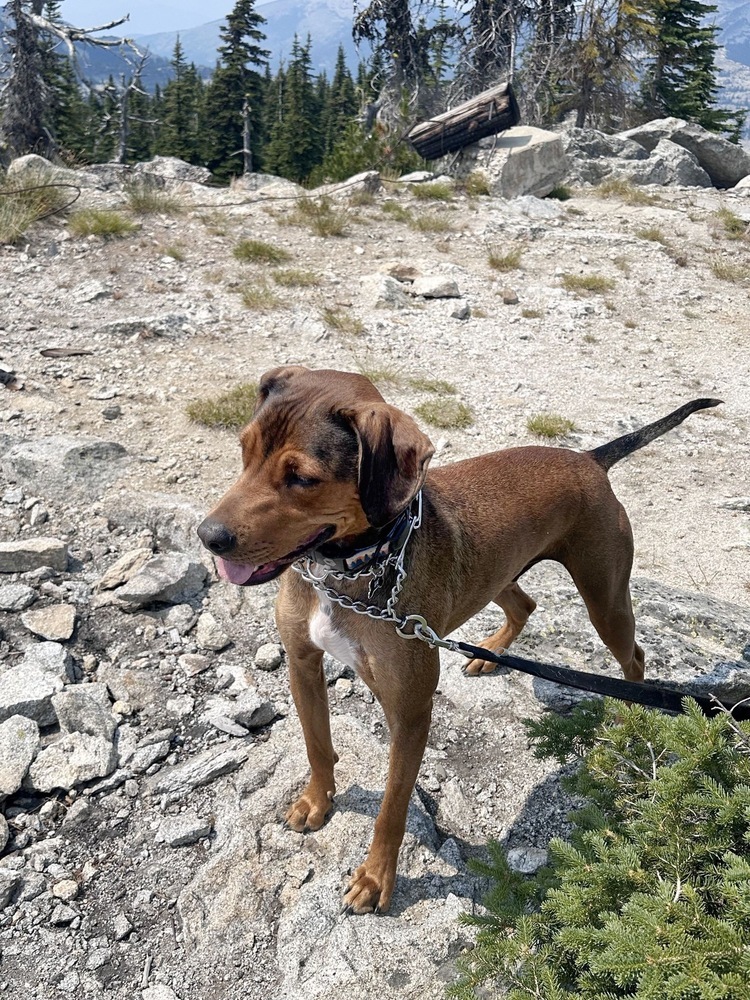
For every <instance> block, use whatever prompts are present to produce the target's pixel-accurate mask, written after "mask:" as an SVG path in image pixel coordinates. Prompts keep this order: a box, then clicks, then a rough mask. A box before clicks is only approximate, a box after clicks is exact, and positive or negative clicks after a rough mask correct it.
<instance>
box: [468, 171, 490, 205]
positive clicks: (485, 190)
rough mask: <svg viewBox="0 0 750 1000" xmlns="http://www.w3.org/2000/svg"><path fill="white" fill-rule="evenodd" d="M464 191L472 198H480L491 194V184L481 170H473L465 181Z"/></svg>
mask: <svg viewBox="0 0 750 1000" xmlns="http://www.w3.org/2000/svg"><path fill="white" fill-rule="evenodd" d="M464 191H465V192H466V194H467V195H468V196H469V197H470V198H478V197H481V196H482V195H488V194H489V193H490V182H489V179H488V177H487V175H486V174H485V173H484V172H483V171H481V170H473V171H472V172H471V173H470V174H469V176H468V177H467V178H466V180H465V181H464Z"/></svg>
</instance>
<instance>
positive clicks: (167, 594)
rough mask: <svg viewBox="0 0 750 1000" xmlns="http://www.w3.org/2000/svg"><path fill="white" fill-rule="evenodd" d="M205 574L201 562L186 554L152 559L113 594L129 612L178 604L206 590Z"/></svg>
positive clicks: (204, 568)
mask: <svg viewBox="0 0 750 1000" xmlns="http://www.w3.org/2000/svg"><path fill="white" fill-rule="evenodd" d="M206 573H207V571H206V567H205V566H204V565H203V564H202V563H199V562H195V561H193V560H192V559H189V558H188V557H187V556H185V555H178V554H165V555H158V556H153V557H152V558H151V559H150V560H149V561H148V562H147V563H146V564H145V565H144V566H143V567H142V568H141V569H140V570H139V571H138V572H137V573H136V574H135V575H134V576H132V577H131V578H130V579H129V580H128V581H127V583H125V584H123V585H122V586H121V587H118V588H117V589H116V590H115V591H114V595H115V597H116V598H117V601H118V603H119V604H120V606H121V607H122V608H123V609H124V610H126V611H137V610H138V609H140V608H143V607H145V606H146V605H148V604H165V603H170V604H179V603H181V602H182V601H187V600H190V598H191V597H195V596H196V594H199V593H200V592H201V590H203V583H204V581H205V579H206Z"/></svg>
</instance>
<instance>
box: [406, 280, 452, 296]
mask: <svg viewBox="0 0 750 1000" xmlns="http://www.w3.org/2000/svg"><path fill="white" fill-rule="evenodd" d="M411 290H412V294H413V295H421V296H422V298H424V299H458V298H460V297H461V293H460V292H459V290H458V285H457V284H456V282H455V281H454V280H453V279H452V278H443V277H440V276H439V275H435V276H434V277H430V276H425V277H422V278H415V279H414V284H413V285H412V286H411Z"/></svg>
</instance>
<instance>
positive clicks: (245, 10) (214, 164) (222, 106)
mask: <svg viewBox="0 0 750 1000" xmlns="http://www.w3.org/2000/svg"><path fill="white" fill-rule="evenodd" d="M263 24H265V19H264V18H263V17H262V16H261V15H260V14H258V13H257V11H256V10H255V0H237V2H236V3H235V5H234V9H233V10H232V13H231V14H229V16H228V17H227V19H226V23H225V24H224V26H223V27H222V29H221V31H220V38H221V42H222V44H221V45H220V46H219V62H218V64H217V66H216V70H215V72H214V75H213V78H212V80H211V82H210V83H209V84H208V86H207V88H206V93H205V99H204V101H203V108H202V115H201V132H202V141H203V153H204V160H205V162H206V165H207V166H208V167H209V169H210V170H212V171H213V172H214V173H215V174H216V176H217V177H220V178H223V179H229V178H230V177H233V176H237V175H238V174H241V173H242V172H243V158H242V148H243V125H244V115H243V109H244V108H245V107H246V106H247V107H249V118H250V132H251V146H252V150H253V154H254V157H255V160H256V161H257V160H259V157H260V144H261V121H262V108H261V107H260V103H261V97H262V84H263V81H262V78H261V76H260V73H259V72H258V71H259V70H260V69H263V67H264V66H265V65H266V62H267V59H268V56H269V52H268V51H267V50H266V49H263V48H261V47H260V44H259V43H260V42H261V41H262V40H263V39H264V38H265V35H264V34H263V32H262V31H261V29H260V26H261V25H263Z"/></svg>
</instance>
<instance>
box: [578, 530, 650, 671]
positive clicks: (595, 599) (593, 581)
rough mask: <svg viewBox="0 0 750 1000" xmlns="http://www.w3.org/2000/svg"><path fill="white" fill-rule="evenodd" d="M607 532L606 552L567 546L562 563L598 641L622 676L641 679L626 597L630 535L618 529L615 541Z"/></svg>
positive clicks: (638, 651) (641, 662)
mask: <svg viewBox="0 0 750 1000" xmlns="http://www.w3.org/2000/svg"><path fill="white" fill-rule="evenodd" d="M613 540H614V539H613V536H611V535H610V537H609V539H608V545H607V550H606V552H598V553H596V556H595V557H592V554H591V552H590V551H589V552H586V554H585V556H582V555H581V553H582V552H585V550H583V549H576V548H575V547H573V546H571V550H570V552H569V553H568V555H567V556H566V558H565V562H564V565H565V567H566V568H567V570H568V572H569V573H570V575H571V576H572V577H573V582H574V583H575V585H576V587H577V588H578V591H579V593H580V595H581V597H582V598H583V600H584V602H585V604H586V610H587V611H588V613H589V618H590V619H591V624H592V625H593V626H594V628H595V629H596V631H597V632H598V633H599V636H600V637H601V640H602V642H603V643H604V645H605V646H606V647H607V648H608V649H609V650H610V652H611V653H612V655H613V656H614V658H615V659H616V660H617V662H618V663H619V664H620V666H621V667H622V672H623V674H624V675H625V678H626V680H629V681H642V680H643V669H644V656H643V650H642V649H641V647H640V646H639V645H638V643H637V642H636V641H635V618H634V617H633V605H632V603H631V600H630V569H631V565H632V561H633V549H632V539H631V537H630V535H629V526H628V531H627V533H626V532H621V533H620V535H619V543H618V544H617V545H616V546H615V545H613V544H612V542H613Z"/></svg>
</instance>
